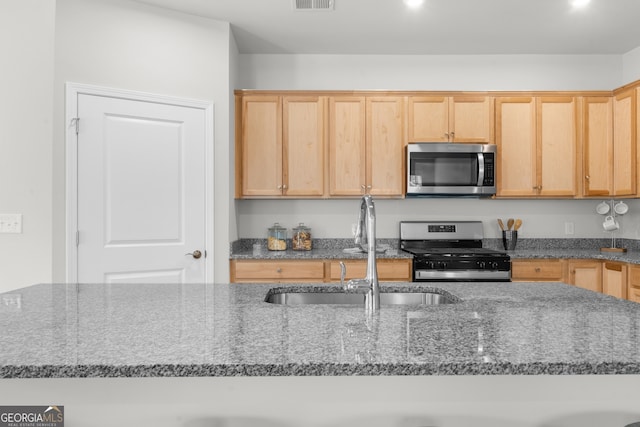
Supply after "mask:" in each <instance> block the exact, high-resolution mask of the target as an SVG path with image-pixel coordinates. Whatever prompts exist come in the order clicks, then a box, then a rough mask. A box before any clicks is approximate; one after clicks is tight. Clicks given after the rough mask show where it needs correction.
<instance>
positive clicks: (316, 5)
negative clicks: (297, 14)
mask: <svg viewBox="0 0 640 427" xmlns="http://www.w3.org/2000/svg"><path fill="white" fill-rule="evenodd" d="M333 7H334V0H293V10H324V11H330V10H333Z"/></svg>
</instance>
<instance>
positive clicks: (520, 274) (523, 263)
mask: <svg viewBox="0 0 640 427" xmlns="http://www.w3.org/2000/svg"><path fill="white" fill-rule="evenodd" d="M562 272H563V263H562V261H561V260H545V259H530V260H523V259H515V260H512V261H511V280H513V281H547V282H549V281H551V282H561V281H562V276H563V274H562Z"/></svg>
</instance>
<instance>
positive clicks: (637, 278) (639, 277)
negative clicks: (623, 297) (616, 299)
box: [627, 265, 640, 303]
mask: <svg viewBox="0 0 640 427" xmlns="http://www.w3.org/2000/svg"><path fill="white" fill-rule="evenodd" d="M627 299H628V300H629V301H635V302H639V303H640V265H630V266H629V282H628V286H627Z"/></svg>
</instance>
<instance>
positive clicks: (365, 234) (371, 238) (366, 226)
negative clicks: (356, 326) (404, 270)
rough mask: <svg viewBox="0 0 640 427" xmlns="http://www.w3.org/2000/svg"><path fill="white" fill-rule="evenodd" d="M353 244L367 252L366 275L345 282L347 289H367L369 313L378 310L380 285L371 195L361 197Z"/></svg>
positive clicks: (374, 218)
mask: <svg viewBox="0 0 640 427" xmlns="http://www.w3.org/2000/svg"><path fill="white" fill-rule="evenodd" d="M355 243H356V244H358V245H360V247H361V248H362V249H363V250H365V251H366V252H367V274H366V277H365V278H364V279H352V280H350V281H349V282H347V287H348V288H349V289H358V288H360V289H362V288H365V289H367V294H366V296H365V308H366V310H367V311H369V312H373V311H377V310H379V309H380V284H379V282H378V268H377V263H376V209H375V205H374V203H373V199H372V198H371V195H369V194H367V195H365V196H363V197H362V201H361V203H360V216H359V219H358V227H357V229H356V236H355Z"/></svg>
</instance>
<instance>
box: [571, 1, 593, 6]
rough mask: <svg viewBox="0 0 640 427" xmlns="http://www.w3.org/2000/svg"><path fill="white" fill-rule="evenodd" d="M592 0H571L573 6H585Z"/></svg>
mask: <svg viewBox="0 0 640 427" xmlns="http://www.w3.org/2000/svg"><path fill="white" fill-rule="evenodd" d="M590 1H591V0H571V2H570V3H571V6H573V7H585V6H586V5H588V4H589V2H590Z"/></svg>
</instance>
